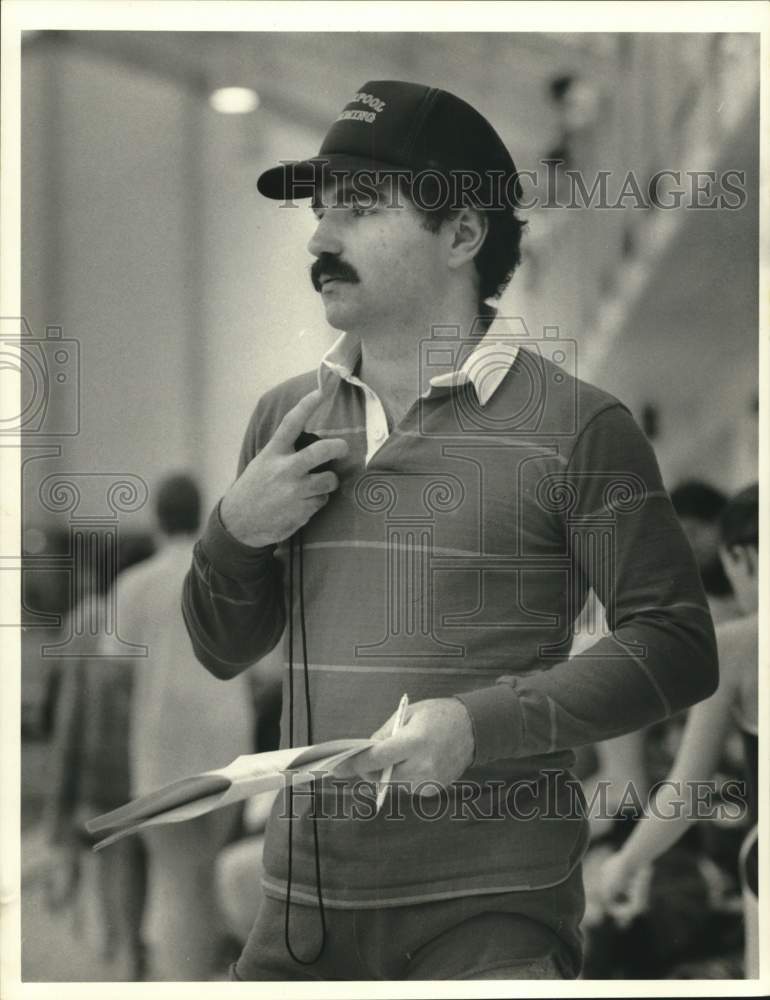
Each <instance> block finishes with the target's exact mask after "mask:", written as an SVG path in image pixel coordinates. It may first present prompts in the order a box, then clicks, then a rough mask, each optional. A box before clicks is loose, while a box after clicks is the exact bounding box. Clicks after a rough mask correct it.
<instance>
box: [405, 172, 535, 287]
mask: <svg viewBox="0 0 770 1000" xmlns="http://www.w3.org/2000/svg"><path fill="white" fill-rule="evenodd" d="M402 190H403V191H404V193H405V194H406V196H407V197H408V198H409V199H410V201H411V202H412V204H414V206H415V208H416V209H417V211H418V212H419V213H420V215H422V217H423V225H424V226H425V228H426V229H427V230H428V231H429V232H431V233H437V232H438V231H439V229H440V228H441V226H442V225H443V223H444V222H446V221H447V219H449V218H451V216H452V214H453V212H455V211H457V209H458V206H457V205H453V204H452V202H451V201H441V202H440V203H439V204H438V206H437V207H436V208H426V207H425V204H431V199H430V198H427V199H425V200H424V201H423V199H421V198H414V197H412V196H411V194H410V192H409V186H408V185H403V187H402ZM421 202H422V203H421ZM467 204H468V207H469V208H474V207H476V206H474V204H473V199H472V198H469V199H468V202H467ZM477 211H479V212H480V213H481V214H482V215H483V216H485V217H486V220H487V235H486V237H485V239H484V243H483V244H482V246H481V249H480V250H479V252H478V253H477V254H476V256H475V258H474V260H473V263H474V264H475V265H476V271H477V272H478V276H479V304H482V303H484V302H486V300H487V299H497V298H499V297H500V296H501V295H502V294H503V292H504V291H505V289H506V288H507V287H508V283H509V281H510V280H511V278H512V277H513V274H514V271H515V270H516V268H517V267H518V266H519V264H520V263H521V237H522V234H523V232H524V229H525V227H526V225H527V223H526V221H525V220H524V219H520V218H519V217H518V216H517V215H516V210H515V209H514V208H513V207H512V206H510V205H507V206H505V207H502V208H477Z"/></svg>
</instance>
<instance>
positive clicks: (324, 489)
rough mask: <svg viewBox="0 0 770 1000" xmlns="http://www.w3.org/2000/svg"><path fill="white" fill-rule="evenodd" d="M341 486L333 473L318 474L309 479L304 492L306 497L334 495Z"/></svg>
mask: <svg viewBox="0 0 770 1000" xmlns="http://www.w3.org/2000/svg"><path fill="white" fill-rule="evenodd" d="M339 484H340V481H339V479H338V478H337V476H336V475H335V474H334V473H333V472H331V471H328V472H316V473H314V474H313V475H311V476H308V477H307V485H306V486H305V487H304V492H305V495H306V497H317V496H323V495H325V494H327V493H333V492H334V491H335V490H336V489H337V487H338V486H339Z"/></svg>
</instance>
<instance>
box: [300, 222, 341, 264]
mask: <svg viewBox="0 0 770 1000" xmlns="http://www.w3.org/2000/svg"><path fill="white" fill-rule="evenodd" d="M334 214H335V213H334V212H332V211H326V212H324V214H323V215H322V216H321V218H320V219H319V220H318V222H317V224H316V227H315V232H314V233H313V235H312V236H311V237H310V241H309V242H308V245H307V248H308V250H309V251H310V253H311V254H312V255H313V256H314V257H320V256H321V254H322V253H331V254H334V255H335V256H339V255H340V254H341V253H342V241H341V239H340V233H339V223H338V222H335V220H334V219H333V216H334Z"/></svg>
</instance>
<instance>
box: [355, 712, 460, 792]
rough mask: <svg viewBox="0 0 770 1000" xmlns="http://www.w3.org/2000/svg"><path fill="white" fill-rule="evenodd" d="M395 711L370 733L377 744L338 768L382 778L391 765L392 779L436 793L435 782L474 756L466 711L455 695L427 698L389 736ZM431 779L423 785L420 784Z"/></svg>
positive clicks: (455, 773)
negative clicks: (453, 696)
mask: <svg viewBox="0 0 770 1000" xmlns="http://www.w3.org/2000/svg"><path fill="white" fill-rule="evenodd" d="M394 718H395V713H394V714H393V715H392V716H391V717H390V718H389V719H388V721H387V722H386V723H385V724H384V725H382V726H380V728H379V729H378V730H377V732H375V733H373V734H372V739H373V740H378V741H380V742H378V743H377V745H376V746H373V747H371V748H370V749H369V750H365V751H364V752H363V753H361V754H358V755H357V756H355V757H352V758H351V759H350V760H348V761H346V762H345V764H344V765H343V767H344V770H343V768H340V769H339V770H338V771H337V773H338V774H341V775H342V774H344V775H346V776H348V777H353V776H355V775H358V776H359V777H361V778H365V779H366V780H375V781H376V780H379V779H380V777H381V774H382V772H383V771H384V770H385V768H386V767H390V766H391V765H393V774H392V776H391V781H394V782H395V781H398V782H408V783H410V784H411V785H412V790H413V792H415V793H418V792H419V793H421V794H426V795H436V794H438V791H439V789H438V788H436V787H435V785H439V786H445V785H449V784H451V782H453V781H456V780H457V779H458V778H460V777H461V776H462V775H463V774H464V773H465V771H466V770H467V769H468V767H469V766H470V764H471V761H472V760H473V754H474V750H475V743H474V738H473V727H472V726H471V719H470V716H469V715H468V711H467V709H466V707H465V705H463V703H462V702H461V701H458V700H457V699H456V698H428V699H426V700H425V701H417V702H415V703H414V704H413V705H410V706H409V708H408V710H407V717H406V721H405V722H404V724H403V726H402V727H401V729H399V730H398V732H397V733H394V734H393V735H392V736H391V732H392V731H393V721H394ZM423 783H427V784H426V787H425V788H424V790H421V789H420V788H419V787H418V786H419V785H420V784H423Z"/></svg>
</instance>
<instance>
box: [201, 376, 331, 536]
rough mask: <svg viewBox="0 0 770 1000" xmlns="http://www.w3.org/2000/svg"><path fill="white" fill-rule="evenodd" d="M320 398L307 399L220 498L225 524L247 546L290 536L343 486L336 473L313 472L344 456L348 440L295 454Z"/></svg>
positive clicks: (316, 393)
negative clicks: (325, 463)
mask: <svg viewBox="0 0 770 1000" xmlns="http://www.w3.org/2000/svg"><path fill="white" fill-rule="evenodd" d="M322 398H323V396H322V394H321V392H320V390H318V389H316V390H314V391H313V392H310V393H308V395H307V396H303V398H302V399H301V400H300V401H299V402H298V403H297V405H296V406H295V407H294V408H293V409H291V410H289V412H288V413H287V414H286V415H285V416H284V418H283V420H282V421H281V423H280V424H279V425H278V428H277V430H276V432H275V434H273V436H272V438H271V439H270V440H269V441H268V443H267V444H266V445H265V447H264V448H263V449H262V450H261V451H260V453H259V454H258V455H256V456H255V457H254V458H253V459H252V460H251V462H249V464H248V465H247V466H246V468H245V469H244V470H243V473H242V475H241V476H240V477H239V478H238V479H237V480H236V482H235V483H234V484H233V486H232V487H231V488H230V490H228V492H227V493H226V494H225V495H224V497H223V498H222V503H221V506H220V508H219V510H220V515H221V517H222V522H223V524H224V526H225V528H226V529H227V530H228V531H229V532H230V534H231V535H233V536H234V537H235V538H237V539H238V541H240V542H243V543H244V544H245V545H253V546H254V547H256V548H258V547H262V546H265V545H277V544H278V542H282V541H283V540H284V539H285V538H289V537H290V536H291V535H293V534H294V532H295V531H297V529H298V528H301V527H302V525H303V524H305V523H306V522H307V521H309V520H310V518H311V517H312V516H313V514H315V513H316V512H317V511H318V510H320V509H321V507H323V506H324V504H325V503H326V502H327V501H328V499H329V494H330V493H332V492H333V491H334V490H336V489H337V487H338V486H339V480H338V479H337V476H336V475H335V473H333V472H330V471H327V472H311V471H310V470H311V469H314V468H316V467H317V466H319V465H323V463H324V462H329V461H332V460H333V459H336V458H344V457H345V455H347V453H348V444H347V442H346V441H344V440H343V439H342V438H324V439H323V440H321V441H316V442H314V443H313V444H311V445H309V446H308V447H307V448H303V449H302V450H301V451H295V450H294V442H295V441H296V440H297V438H298V437H299V435H300V434H301V433H302V431H303V430H304V429H305V424H306V423H307V421H308V419H309V418H310V416H311V415H312V414H313V413H314V412H315V410H316V409H317V408H318V406H319V404H320V402H321V400H322Z"/></svg>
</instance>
